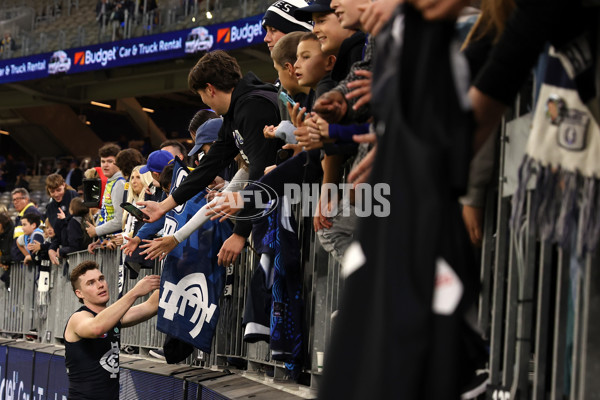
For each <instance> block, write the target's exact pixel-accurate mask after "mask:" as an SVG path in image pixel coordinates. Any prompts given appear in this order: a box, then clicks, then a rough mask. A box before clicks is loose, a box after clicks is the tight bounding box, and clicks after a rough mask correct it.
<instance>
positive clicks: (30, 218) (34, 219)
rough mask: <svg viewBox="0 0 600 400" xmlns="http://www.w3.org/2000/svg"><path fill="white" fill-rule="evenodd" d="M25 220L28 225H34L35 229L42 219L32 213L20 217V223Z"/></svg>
mask: <svg viewBox="0 0 600 400" xmlns="http://www.w3.org/2000/svg"><path fill="white" fill-rule="evenodd" d="M24 219H26V220H27V222H29V223H30V224H35V227H36V228H39V227H40V224H41V222H42V219H41V218H40V216H39V215H37V214H34V213H26V214H25V215H23V216H22V217H21V221H22V220H24Z"/></svg>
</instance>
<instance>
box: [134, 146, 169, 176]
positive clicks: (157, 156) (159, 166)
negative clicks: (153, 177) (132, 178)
mask: <svg viewBox="0 0 600 400" xmlns="http://www.w3.org/2000/svg"><path fill="white" fill-rule="evenodd" d="M173 160H174V156H173V154H171V153H169V152H168V151H166V150H156V151H153V152H152V153H150V155H149V156H148V163H147V164H146V165H144V166H143V167H142V168H140V174H145V173H146V172H148V171H152V172H158V173H159V174H160V173H161V172H162V170H163V169H164V168H165V167H166V166H167V165H169V164H171V163H172V162H173Z"/></svg>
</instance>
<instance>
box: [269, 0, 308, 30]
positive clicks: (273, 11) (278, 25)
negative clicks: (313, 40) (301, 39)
mask: <svg viewBox="0 0 600 400" xmlns="http://www.w3.org/2000/svg"><path fill="white" fill-rule="evenodd" d="M307 6H308V4H307V3H306V2H305V1H304V0H279V1H276V2H275V3H273V4H271V6H270V7H269V8H268V9H267V12H266V13H265V16H264V17H263V20H262V27H263V29H266V28H265V26H271V27H273V28H275V29H277V30H278V31H281V32H283V33H290V32H297V31H306V32H310V31H312V25H311V24H309V23H307V22H303V21H298V20H297V19H296V18H294V12H295V11H296V10H297V9H298V8H303V7H307Z"/></svg>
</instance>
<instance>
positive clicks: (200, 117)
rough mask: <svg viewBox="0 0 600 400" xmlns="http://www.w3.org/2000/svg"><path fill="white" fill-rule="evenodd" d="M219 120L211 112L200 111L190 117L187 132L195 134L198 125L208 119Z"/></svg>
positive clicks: (214, 113)
mask: <svg viewBox="0 0 600 400" xmlns="http://www.w3.org/2000/svg"><path fill="white" fill-rule="evenodd" d="M214 118H219V116H218V115H217V113H216V112H214V111H213V110H200V111H198V112H197V113H196V114H194V116H193V117H192V120H191V121H190V126H189V127H188V131H191V132H194V133H196V131H197V130H198V128H200V125H202V124H203V123H205V122H206V121H208V120H209V119H214Z"/></svg>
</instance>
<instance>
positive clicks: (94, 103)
mask: <svg viewBox="0 0 600 400" xmlns="http://www.w3.org/2000/svg"><path fill="white" fill-rule="evenodd" d="M90 104H91V105H93V106H98V107H103V108H110V104H105V103H99V102H97V101H90Z"/></svg>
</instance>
